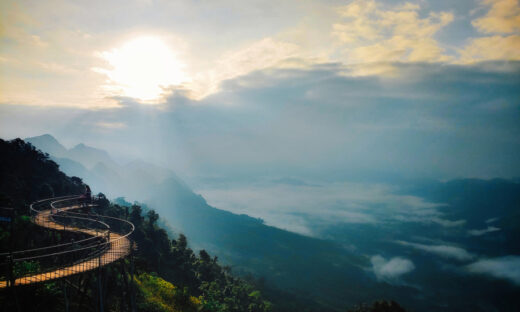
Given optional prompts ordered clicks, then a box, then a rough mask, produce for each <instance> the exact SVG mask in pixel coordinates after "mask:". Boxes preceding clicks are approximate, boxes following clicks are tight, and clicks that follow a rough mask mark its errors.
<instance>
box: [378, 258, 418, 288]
mask: <svg viewBox="0 0 520 312" xmlns="http://www.w3.org/2000/svg"><path fill="white" fill-rule="evenodd" d="M370 262H371V263H372V270H373V271H374V274H375V275H376V277H377V279H378V280H383V281H387V282H395V281H396V280H397V279H399V278H400V277H401V276H402V275H404V274H406V273H410V272H411V271H413V270H414V269H415V265H414V264H413V262H412V261H410V260H408V259H405V258H401V257H394V258H392V259H389V260H386V259H385V258H383V257H382V256H380V255H375V256H373V257H372V258H370Z"/></svg>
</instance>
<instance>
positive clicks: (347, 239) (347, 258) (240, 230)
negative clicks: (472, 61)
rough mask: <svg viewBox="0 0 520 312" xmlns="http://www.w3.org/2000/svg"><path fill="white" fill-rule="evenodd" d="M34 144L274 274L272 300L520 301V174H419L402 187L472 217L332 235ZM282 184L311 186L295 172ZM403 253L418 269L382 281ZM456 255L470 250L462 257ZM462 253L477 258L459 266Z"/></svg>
mask: <svg viewBox="0 0 520 312" xmlns="http://www.w3.org/2000/svg"><path fill="white" fill-rule="evenodd" d="M26 141H28V142H30V143H32V144H33V145H34V146H36V147H37V148H39V149H41V150H42V151H44V152H47V153H49V154H50V155H51V158H52V159H53V160H55V161H56V162H57V163H58V164H59V165H60V168H61V170H62V171H64V172H65V173H67V174H68V175H73V176H79V177H81V178H83V179H84V181H85V182H86V183H88V184H89V185H90V186H91V187H92V189H93V191H94V192H96V191H101V192H103V193H105V194H108V196H109V197H112V198H114V197H117V196H125V197H127V198H129V199H131V200H138V201H140V202H143V203H145V204H146V205H148V207H150V208H153V209H155V210H157V212H159V214H160V215H161V216H162V217H164V218H165V219H166V220H167V222H168V223H169V224H170V225H171V226H172V227H173V229H174V231H176V232H182V233H185V234H186V235H187V236H188V237H189V238H190V244H191V246H192V248H197V249H202V248H204V249H206V250H208V251H210V252H211V253H213V254H216V255H218V256H219V258H220V259H221V260H222V262H223V263H225V264H230V265H232V267H233V269H234V270H235V271H238V272H243V273H249V272H252V273H254V274H255V275H257V276H262V277H265V281H266V285H267V286H268V287H276V288H281V289H283V290H285V291H287V293H286V294H285V295H283V296H282V297H276V296H277V295H274V296H275V297H271V298H269V299H270V300H272V301H274V302H275V303H277V304H278V306H279V307H281V309H280V310H281V311H345V308H346V307H347V306H352V305H354V304H358V303H360V302H370V301H373V300H375V299H381V298H385V299H395V300H397V301H398V302H399V303H402V304H403V306H405V307H408V308H410V309H413V310H416V311H468V312H469V311H472V312H473V311H518V308H519V307H520V305H519V303H518V300H517V299H516V298H517V294H518V289H519V288H518V287H520V279H518V274H516V273H515V268H513V265H516V263H520V257H519V256H518V255H519V254H520V249H519V247H518V246H520V244H519V242H520V213H519V209H518V208H519V207H520V184H519V183H518V182H517V181H511V180H477V179H473V180H472V179H461V180H454V181H447V182H439V181H433V180H431V181H430V180H428V181H422V182H421V181H415V182H412V181H410V182H409V183H407V184H406V185H401V191H402V192H403V194H406V195H413V196H418V197H419V198H424V199H426V200H428V202H431V203H442V206H441V207H439V208H438V209H439V211H441V212H442V214H443V215H444V216H445V217H446V218H448V219H449V220H463V221H462V222H464V223H463V224H462V223H461V224H459V223H460V222H459V221H457V222H453V224H447V225H444V226H442V225H439V224H436V223H431V224H423V223H418V222H413V221H407V220H403V221H401V222H390V223H375V224H365V225H364V224H344V223H337V224H332V225H329V226H328V227H327V228H326V229H324V230H323V232H322V234H323V235H322V237H327V238H328V239H327V240H324V239H316V238H311V237H306V236H302V235H298V234H295V233H292V232H289V231H285V230H281V229H278V228H275V227H271V226H267V225H265V224H264V223H263V221H262V220H260V219H256V218H252V217H250V216H247V215H237V214H233V213H230V212H228V211H224V210H220V209H217V208H215V207H212V206H210V205H208V204H207V202H206V200H205V199H204V198H203V197H202V196H200V195H198V194H195V193H194V192H193V191H192V190H191V188H190V187H189V186H188V185H187V184H186V183H184V182H183V181H182V180H181V179H180V178H179V177H177V176H176V175H175V173H174V172H173V171H171V170H169V169H167V168H162V167H159V166H155V165H153V164H149V163H146V162H144V161H141V160H136V161H133V162H130V163H127V164H119V163H117V162H115V161H114V160H113V159H112V158H111V157H110V155H109V154H108V153H107V152H106V151H103V150H99V149H96V148H93V147H89V146H86V145H84V144H79V145H77V146H75V147H74V148H72V149H66V148H65V147H63V146H62V145H61V144H60V143H59V142H58V141H57V140H56V139H54V138H53V137H52V136H50V135H43V136H39V137H34V138H28V139H26ZM281 182H284V183H290V184H293V185H294V184H296V185H299V184H301V182H299V181H297V180H291V179H289V180H287V179H285V180H281ZM317 209H318V207H317ZM455 223H456V224H455ZM349 246H355V248H350V247H349ZM466 249H467V250H466ZM372 255H377V256H375V257H374V256H372ZM394 255H403V256H404V257H406V259H411V260H413V262H414V263H415V269H413V266H412V269H413V274H412V273H411V274H410V276H409V277H408V279H407V280H403V281H401V280H379V279H378V278H376V276H375V275H374V272H375V271H374V270H375V266H376V265H377V263H378V261H379V262H381V261H382V260H381V259H383V260H384V259H385V258H388V259H390V257H393V256H394ZM454 256H458V257H459V258H457V259H455V260H453V259H452V258H453V257H454ZM446 257H448V258H446ZM450 257H451V258H450ZM466 258H467V259H466ZM460 259H466V260H464V261H465V262H462V263H460V261H462V260H460ZM383 262H384V261H383ZM472 262H474V263H472ZM496 263H499V264H496ZM501 263H505V264H501ZM509 263H512V265H511V266H510V267H508V265H509ZM403 265H405V266H406V265H408V267H409V266H410V262H407V260H403V259H401V258H399V257H394V258H392V260H391V261H390V260H389V261H388V262H387V263H386V264H385V263H383V265H382V266H381V267H380V269H381V270H382V272H383V273H384V272H386V271H391V270H394V269H396V270H399V269H403V267H402V266H403ZM504 265H505V266H504ZM478 270H480V271H478ZM472 272H473V273H472ZM479 272H480V273H479ZM477 273H478V274H481V275H478V274H477ZM515 274H516V275H515ZM491 277H494V278H491ZM511 280H513V281H516V280H518V282H511ZM469 285H470V287H469ZM276 293H278V294H279V292H273V294H276Z"/></svg>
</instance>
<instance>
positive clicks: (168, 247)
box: [105, 204, 271, 312]
mask: <svg viewBox="0 0 520 312" xmlns="http://www.w3.org/2000/svg"><path fill="white" fill-rule="evenodd" d="M105 210H106V212H107V213H108V214H110V215H118V216H119V217H124V215H125V214H126V211H127V209H125V207H121V206H119V205H117V204H112V205H110V206H109V207H106V208H105ZM142 214H143V209H142V208H141V206H139V205H136V204H134V205H133V206H132V207H130V211H129V214H128V215H129V220H130V221H131V222H133V223H134V225H135V226H136V229H135V232H134V234H133V237H132V238H133V239H134V240H135V241H136V243H137V246H140V247H139V248H138V251H137V253H136V255H135V262H136V269H137V271H138V272H140V275H139V277H138V281H139V283H140V287H141V288H142V293H143V294H147V293H149V292H147V291H150V290H153V289H155V291H152V293H153V294H155V295H158V296H159V297H157V298H155V299H153V300H151V299H150V300H148V299H149V298H148V299H146V297H147V296H146V295H145V297H144V299H146V300H144V299H143V304H145V305H146V306H147V307H148V308H149V309H152V306H153V307H155V308H154V309H157V311H168V310H164V309H163V310H160V309H159V308H158V307H163V308H164V306H163V305H161V303H168V302H170V303H172V302H171V301H168V300H167V299H165V298H170V299H171V298H173V297H172V296H169V295H167V292H168V291H170V292H171V294H170V295H173V294H175V298H176V299H175V300H176V301H175V302H174V303H175V304H177V305H174V306H176V307H180V306H179V302H185V303H187V304H188V303H190V302H193V300H192V299H190V300H188V298H191V296H193V297H198V298H199V299H200V302H199V305H198V306H199V310H201V311H222V312H228V311H229V312H232V311H236V312H242V311H250V312H257V311H258V312H260V311H261V312H264V311H270V310H271V304H270V303H269V302H267V301H266V300H265V299H264V298H263V296H262V294H261V292H260V291H259V290H257V289H255V288H254V287H253V286H252V284H250V283H248V282H246V281H245V280H242V279H240V278H237V277H234V276H233V275H232V274H231V273H230V269H229V268H228V267H223V266H221V265H220V264H219V263H218V258H217V257H211V256H210V255H209V254H208V252H206V251H205V250H200V251H199V254H198V256H197V255H196V254H195V253H194V252H193V250H192V249H191V248H189V245H188V240H187V238H186V236H184V235H183V234H180V235H179V236H178V237H177V238H176V239H170V238H169V237H168V234H167V232H166V231H165V230H164V229H162V228H160V227H159V226H158V225H157V221H158V219H159V215H158V214H157V213H156V212H155V211H154V210H148V212H147V213H146V217H143V216H142ZM149 272H156V273H157V275H158V276H160V277H154V276H153V275H150V274H149ZM166 283H172V284H174V285H176V286H177V287H179V288H177V287H176V286H173V285H172V287H173V288H171V287H170V288H168V287H169V286H167V285H168V284H166ZM161 285H162V286H161ZM159 286H161V287H162V288H161V287H159ZM181 289H182V291H180V290H181ZM181 294H184V297H182V296H181ZM188 294H190V295H191V296H189V295H188ZM161 298H162V299H161ZM182 298H184V301H182V300H181V299H182ZM171 300H173V299H171ZM172 304H173V303H172ZM151 311H156V310H153V309H152V310H151ZM183 311H184V310H183Z"/></svg>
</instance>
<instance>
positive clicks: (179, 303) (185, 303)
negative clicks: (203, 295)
mask: <svg viewBox="0 0 520 312" xmlns="http://www.w3.org/2000/svg"><path fill="white" fill-rule="evenodd" d="M135 283H136V284H137V287H138V290H139V307H138V309H139V311H154V312H155V311H157V312H163V311H164V312H175V311H183V312H191V311H193V312H195V311H198V310H199V306H200V301H199V299H197V298H195V297H193V296H190V295H189V293H188V289H187V288H182V289H179V288H178V287H176V286H174V285H173V284H171V283H169V282H167V281H165V280H164V279H162V278H160V277H158V276H154V275H151V274H148V273H142V274H140V275H138V276H137V277H136V278H135Z"/></svg>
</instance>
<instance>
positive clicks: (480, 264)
mask: <svg viewBox="0 0 520 312" xmlns="http://www.w3.org/2000/svg"><path fill="white" fill-rule="evenodd" d="M466 268H467V269H468V271H470V272H472V273H479V274H486V275H490V276H493V277H496V278H500V279H506V280H509V281H511V282H513V283H515V284H516V285H520V256H506V257H499V258H491V259H482V260H478V261H477V262H474V263H472V264H469V265H468V266H466Z"/></svg>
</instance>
